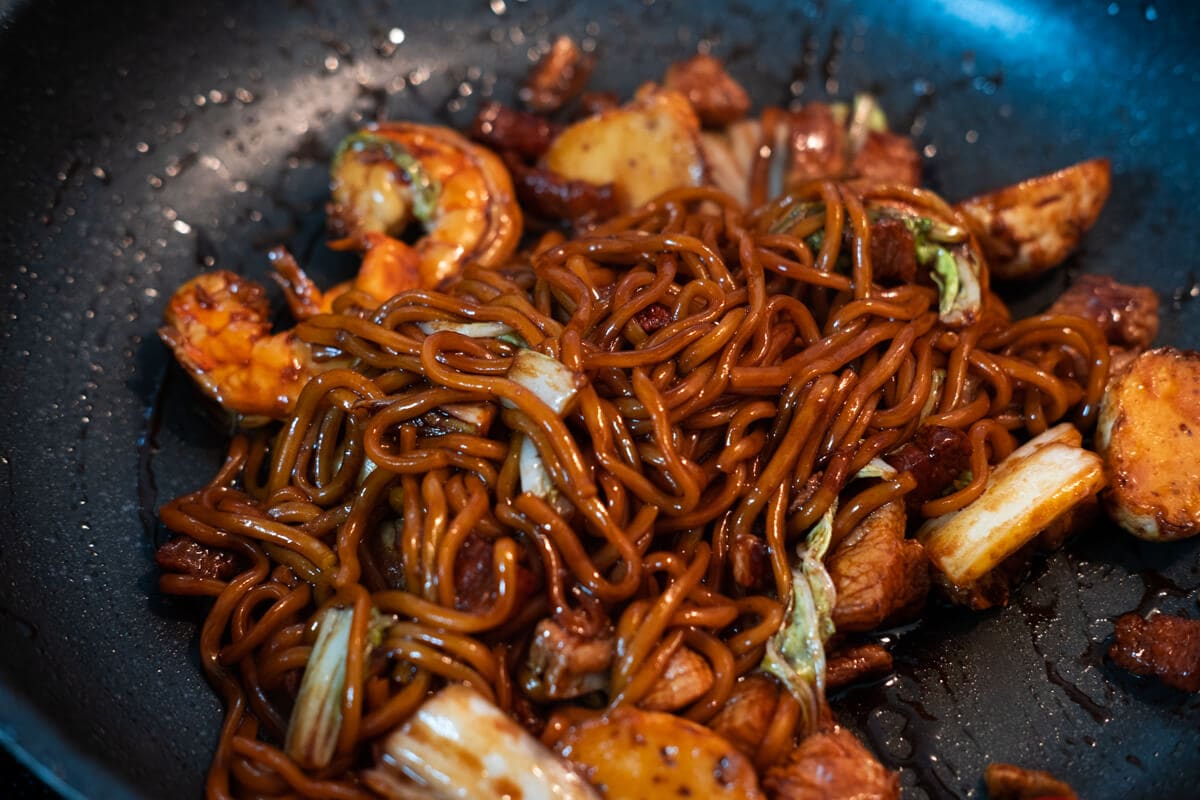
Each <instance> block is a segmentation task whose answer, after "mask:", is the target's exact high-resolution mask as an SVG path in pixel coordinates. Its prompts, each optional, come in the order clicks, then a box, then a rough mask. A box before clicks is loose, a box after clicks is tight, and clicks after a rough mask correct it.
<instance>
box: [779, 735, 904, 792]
mask: <svg viewBox="0 0 1200 800" xmlns="http://www.w3.org/2000/svg"><path fill="white" fill-rule="evenodd" d="M763 788H764V789H766V790H767V796H768V797H770V798H772V800H899V797H900V778H899V776H898V775H897V774H896V773H894V772H892V771H890V770H888V769H887V768H885V767H884V766H883V765H882V764H880V763H879V762H878V761H876V760H875V757H874V756H873V755H871V753H870V752H869V751H868V750H867V748H865V747H863V745H862V744H861V743H860V742H859V741H858V739H856V738H855V737H854V734H852V733H850V732H849V731H847V730H846V729H845V728H834V729H833V730H831V731H826V732H823V733H816V734H813V735H812V736H809V737H808V738H807V739H805V740H804V741H802V742H801V743H800V746H799V747H797V748H796V749H795V750H793V751H792V752H791V754H790V755H789V756H788V757H787V760H785V761H784V762H783V763H781V764H777V765H776V766H774V767H771V768H770V769H769V770H767V774H766V776H765V777H764V779H763Z"/></svg>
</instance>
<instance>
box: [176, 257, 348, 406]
mask: <svg viewBox="0 0 1200 800" xmlns="http://www.w3.org/2000/svg"><path fill="white" fill-rule="evenodd" d="M269 315H270V308H269V306H268V304H267V297H266V292H265V291H264V289H263V287H262V286H260V285H259V284H257V283H255V282H254V281H251V280H247V279H245V278H242V277H240V276H238V275H235V274H234V273H232V272H228V271H226V270H218V271H216V272H207V273H204V274H203V275H198V276H196V277H195V278H192V279H191V280H190V281H188V282H187V283H185V284H184V285H183V286H181V287H180V288H179V290H178V291H176V292H175V294H174V295H172V297H171V302H170V303H169V304H168V305H167V310H166V313H165V315H164V317H165V320H166V324H165V325H163V326H162V327H161V328H159V329H158V335H159V337H160V338H161V339H162V340H163V342H164V343H166V344H167V346H168V347H170V348H171V349H172V350H173V351H174V352H175V357H176V358H177V359H179V363H180V364H182V365H183V367H184V369H186V370H187V371H188V372H190V373H191V375H192V377H193V378H194V379H195V380H196V382H197V383H198V384H200V387H201V388H202V389H203V390H204V392H205V393H206V394H207V395H208V396H210V397H212V398H213V399H214V400H216V401H217V402H218V403H220V404H221V405H222V406H224V407H225V408H228V409H230V410H231V411H236V412H238V413H240V414H243V415H246V416H249V417H254V416H266V417H280V416H283V415H284V414H285V413H287V411H288V409H289V408H291V406H292V405H293V404H294V403H295V400H296V398H297V397H298V396H299V394H300V390H301V389H303V388H304V384H305V383H307V382H308V379H309V378H311V377H313V376H314V375H316V374H317V373H319V372H323V371H325V370H327V369H332V368H333V367H336V366H340V363H339V360H338V359H329V360H325V361H320V362H318V361H317V360H315V358H314V357H313V352H312V348H311V346H310V345H309V344H308V343H307V342H304V341H303V340H301V339H300V338H299V337H298V336H296V334H295V333H294V332H293V331H290V330H288V331H283V332H281V333H276V334H272V333H271V322H270V319H269Z"/></svg>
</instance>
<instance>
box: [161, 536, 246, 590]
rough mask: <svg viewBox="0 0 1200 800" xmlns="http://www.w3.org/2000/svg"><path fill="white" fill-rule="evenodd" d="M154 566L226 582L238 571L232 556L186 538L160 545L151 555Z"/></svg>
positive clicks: (235, 558) (181, 537)
mask: <svg viewBox="0 0 1200 800" xmlns="http://www.w3.org/2000/svg"><path fill="white" fill-rule="evenodd" d="M154 562H155V563H156V564H158V566H159V569H162V570H165V571H166V572H179V573H182V574H184V575H191V576H193V577H196V578H212V579H214V580H220V581H224V580H229V579H230V578H231V577H233V575H234V574H235V573H236V572H237V571H238V562H237V557H236V556H235V555H234V554H233V553H229V552H226V551H225V550H218V549H217V548H215V547H209V546H207V545H203V544H200V542H197V541H196V540H195V539H193V538H192V537H190V536H176V537H175V538H174V539H172V540H170V541H169V542H165V543H164V544H162V545H161V546H160V547H159V548H158V550H157V551H156V552H155V553H154Z"/></svg>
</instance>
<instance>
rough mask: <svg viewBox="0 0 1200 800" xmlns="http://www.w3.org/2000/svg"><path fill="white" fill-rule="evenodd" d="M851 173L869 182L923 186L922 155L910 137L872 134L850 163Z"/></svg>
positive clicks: (882, 133)
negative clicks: (918, 152)
mask: <svg viewBox="0 0 1200 800" xmlns="http://www.w3.org/2000/svg"><path fill="white" fill-rule="evenodd" d="M849 174H850V175H851V176H852V177H854V178H855V179H857V180H859V181H863V182H869V183H899V184H903V185H904V186H920V185H921V156H920V155H918V154H917V148H916V147H914V146H913V143H912V140H911V139H909V138H908V137H907V136H901V135H900V134H898V133H889V132H888V131H871V132H870V133H869V134H867V140H866V142H865V143H864V144H863V148H862V150H860V151H859V152H858V154H857V155H856V156H855V157H854V161H853V162H851V164H850V170H849Z"/></svg>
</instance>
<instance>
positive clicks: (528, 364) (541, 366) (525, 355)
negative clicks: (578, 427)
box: [508, 350, 578, 417]
mask: <svg viewBox="0 0 1200 800" xmlns="http://www.w3.org/2000/svg"><path fill="white" fill-rule="evenodd" d="M576 377H577V376H576V375H575V373H574V372H572V371H571V370H569V369H567V367H566V365H564V364H563V363H562V362H561V361H559V360H558V359H557V358H551V357H550V356H548V355H546V354H544V353H539V352H538V351H537V350H519V351H517V354H516V355H515V356H513V361H512V366H510V367H509V368H508V379H509V380H510V381H512V382H513V383H518V384H520V385H521V386H524V387H525V388H526V389H528V390H530V391H531V392H533V393H534V394H535V395H537V398H538V399H539V400H541V401H542V402H543V403H545V404H546V405H548V406H550V410H552V411H553V412H554V413H555V414H557V415H558V416H560V417H561V416H562V415H563V414H565V413H566V412H567V409H568V408H570V407H571V403H572V402H573V401H574V400H575V395H576V394H577V393H578V389H576V388H575V387H576Z"/></svg>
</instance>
